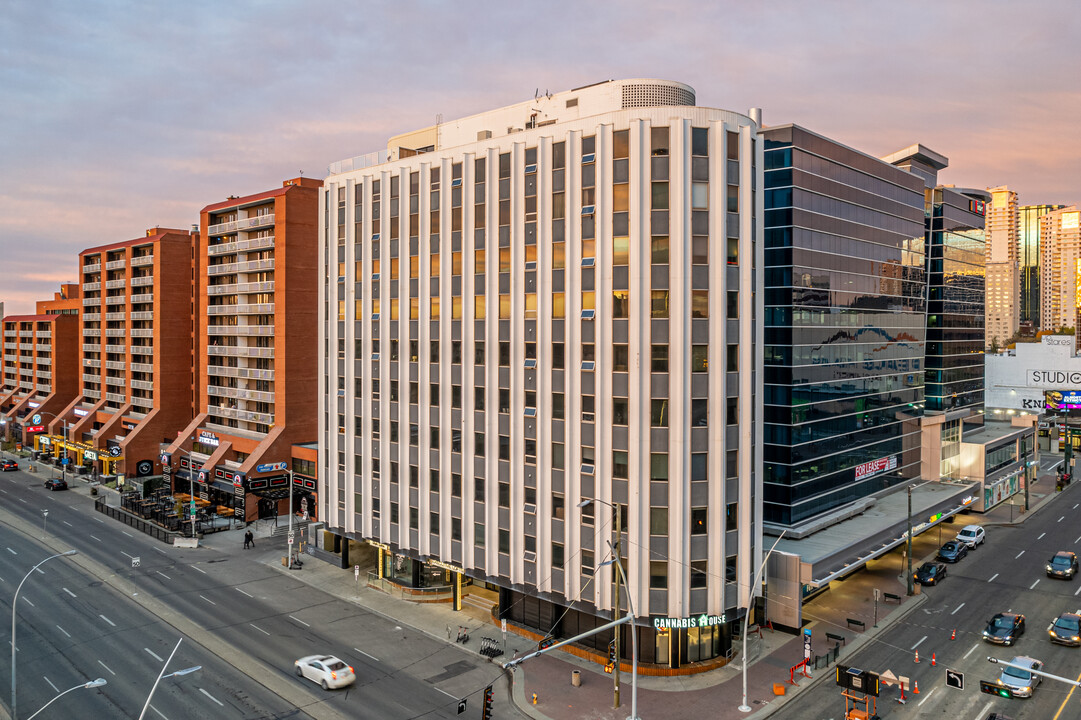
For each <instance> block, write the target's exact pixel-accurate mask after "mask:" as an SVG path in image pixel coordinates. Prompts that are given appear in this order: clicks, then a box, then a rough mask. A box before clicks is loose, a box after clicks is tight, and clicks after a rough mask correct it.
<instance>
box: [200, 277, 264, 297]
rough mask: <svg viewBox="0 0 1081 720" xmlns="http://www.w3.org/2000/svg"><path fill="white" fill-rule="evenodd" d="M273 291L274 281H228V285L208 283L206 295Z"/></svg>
mask: <svg viewBox="0 0 1081 720" xmlns="http://www.w3.org/2000/svg"><path fill="white" fill-rule="evenodd" d="M268 292H274V281H273V280H268V281H266V282H257V283H230V284H228V285H210V286H208V287H207V289H206V294H207V295H237V294H239V293H268Z"/></svg>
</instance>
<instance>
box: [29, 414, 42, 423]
mask: <svg viewBox="0 0 1081 720" xmlns="http://www.w3.org/2000/svg"><path fill="white" fill-rule="evenodd" d="M30 422H32V423H34V424H35V425H40V424H41V413H35V414H34V417H32V418H30Z"/></svg>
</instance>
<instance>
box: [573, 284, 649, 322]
mask: <svg viewBox="0 0 1081 720" xmlns="http://www.w3.org/2000/svg"><path fill="white" fill-rule="evenodd" d="M582 294H583V295H585V293H582ZM589 294H590V295H592V294H593V293H589ZM649 299H650V304H649V307H650V312H649V314H650V317H654V318H666V317H668V291H667V290H651V291H650V293H649ZM583 307H584V305H583Z"/></svg>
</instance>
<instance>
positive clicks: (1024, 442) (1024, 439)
mask: <svg viewBox="0 0 1081 720" xmlns="http://www.w3.org/2000/svg"><path fill="white" fill-rule="evenodd" d="M1033 439H1035V433H1033ZM1021 462H1023V463H1024V476H1023V477H1024V480H1025V512H1028V436H1027V435H1025V434H1022V435H1021Z"/></svg>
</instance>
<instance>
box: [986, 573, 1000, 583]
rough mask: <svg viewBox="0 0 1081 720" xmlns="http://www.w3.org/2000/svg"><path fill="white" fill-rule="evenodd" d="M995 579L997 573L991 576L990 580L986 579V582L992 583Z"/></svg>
mask: <svg viewBox="0 0 1081 720" xmlns="http://www.w3.org/2000/svg"><path fill="white" fill-rule="evenodd" d="M997 577H998V573H995V574H994V575H992V576H991V577H990V578H988V579H987V582H993V581H994V579H995V578H997Z"/></svg>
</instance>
